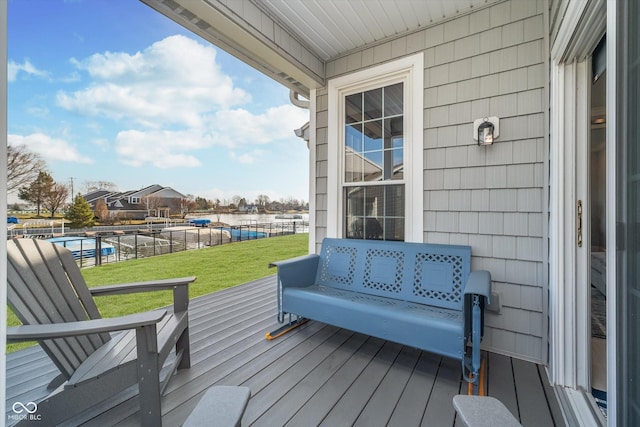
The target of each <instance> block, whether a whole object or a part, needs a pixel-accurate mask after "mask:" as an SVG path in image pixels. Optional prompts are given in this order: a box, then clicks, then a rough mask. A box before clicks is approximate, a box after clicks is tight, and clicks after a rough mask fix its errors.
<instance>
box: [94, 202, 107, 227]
mask: <svg viewBox="0 0 640 427" xmlns="http://www.w3.org/2000/svg"><path fill="white" fill-rule="evenodd" d="M94 213H95V216H96V217H97V218H98V221H100V222H102V223H105V222H108V221H109V208H107V202H105V201H104V199H102V198H100V199H98V201H96V210H95V211H94Z"/></svg>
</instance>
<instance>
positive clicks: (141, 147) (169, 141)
mask: <svg viewBox="0 0 640 427" xmlns="http://www.w3.org/2000/svg"><path fill="white" fill-rule="evenodd" d="M307 119H308V113H307V112H305V111H304V110H300V109H299V108H297V107H294V106H292V105H283V106H280V107H275V108H271V109H269V110H267V112H265V113H264V114H252V113H250V112H248V111H246V110H242V109H239V110H225V111H221V112H219V113H216V114H215V115H214V117H213V118H212V119H211V120H210V122H209V124H208V126H209V128H210V130H209V131H207V130H205V129H201V128H198V127H196V128H193V129H185V130H177V131H175V130H144V131H142V130H127V131H122V132H119V133H118V135H117V137H116V152H117V153H118V156H119V158H120V161H121V162H123V163H125V164H127V165H129V166H134V167H141V166H144V165H153V166H155V167H158V168H163V169H166V168H173V167H198V166H201V162H200V160H198V157H197V152H198V151H200V150H205V149H209V148H211V147H213V146H225V147H228V148H231V149H232V151H230V153H229V155H230V157H231V159H232V160H234V161H236V162H238V163H242V164H254V163H256V162H258V161H259V159H260V158H261V157H263V156H264V154H265V150H263V149H258V148H253V147H255V146H256V145H260V146H264V145H265V144H269V143H272V142H274V141H278V140H282V139H286V138H295V136H294V135H293V129H294V128H295V127H296V126H298V127H299V126H301V125H302V124H304V121H305V120H307ZM186 153H191V154H186Z"/></svg>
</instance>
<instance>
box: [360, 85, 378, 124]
mask: <svg viewBox="0 0 640 427" xmlns="http://www.w3.org/2000/svg"><path fill="white" fill-rule="evenodd" d="M381 117H382V88H379V89H374V90H369V91H366V92H365V93H364V120H370V119H379V118H381Z"/></svg>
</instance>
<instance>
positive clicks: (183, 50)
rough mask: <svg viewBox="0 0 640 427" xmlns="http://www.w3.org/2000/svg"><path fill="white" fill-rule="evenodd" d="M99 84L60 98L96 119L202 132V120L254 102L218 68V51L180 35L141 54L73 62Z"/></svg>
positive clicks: (63, 103) (67, 106)
mask: <svg viewBox="0 0 640 427" xmlns="http://www.w3.org/2000/svg"><path fill="white" fill-rule="evenodd" d="M72 62H73V63H74V64H75V65H76V66H77V67H78V68H79V69H81V70H85V71H86V72H87V73H89V75H90V76H91V77H93V78H94V79H95V82H94V83H93V84H92V85H90V86H89V87H87V88H85V89H83V90H80V91H76V92H72V93H67V92H64V91H61V92H59V93H58V96H57V101H58V104H59V105H60V106H62V107H63V108H65V109H68V110H71V111H75V112H78V113H81V114H86V115H91V116H106V117H109V118H111V119H116V120H121V119H127V120H131V121H133V122H134V123H138V124H141V125H143V126H145V127H150V128H159V127H161V126H163V125H168V124H173V125H181V126H189V127H197V126H200V125H201V124H202V122H201V120H202V115H203V114H206V113H208V112H211V111H212V110H214V109H228V108H231V107H233V106H235V105H240V104H243V103H246V102H249V101H250V100H251V97H250V96H249V94H247V93H246V92H245V91H244V90H242V89H239V88H237V87H234V84H233V81H232V79H231V77H229V76H227V75H225V74H224V73H223V72H222V71H221V69H220V67H219V66H218V65H217V64H216V50H215V49H214V48H213V47H211V46H205V45H202V44H200V43H198V42H197V41H195V40H193V39H190V38H187V37H184V36H180V35H176V36H171V37H167V38H165V39H164V40H161V41H159V42H156V43H154V44H153V45H151V46H150V47H148V48H147V49H145V50H144V51H142V52H137V53H135V54H129V53H125V52H106V53H100V54H94V55H92V56H90V57H89V58H86V59H84V60H73V61H72Z"/></svg>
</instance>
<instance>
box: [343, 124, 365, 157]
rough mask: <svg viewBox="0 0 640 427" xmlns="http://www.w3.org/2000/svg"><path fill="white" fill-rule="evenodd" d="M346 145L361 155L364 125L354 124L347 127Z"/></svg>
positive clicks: (345, 131) (345, 130)
mask: <svg viewBox="0 0 640 427" xmlns="http://www.w3.org/2000/svg"><path fill="white" fill-rule="evenodd" d="M344 133H345V137H344V139H345V141H344V145H345V146H346V147H349V148H351V149H352V150H353V151H355V152H357V153H359V152H361V151H362V125H361V124H359V123H358V124H353V125H349V126H345V129H344Z"/></svg>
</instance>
